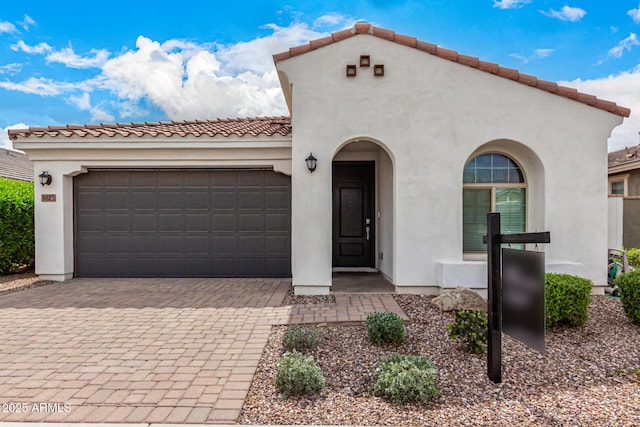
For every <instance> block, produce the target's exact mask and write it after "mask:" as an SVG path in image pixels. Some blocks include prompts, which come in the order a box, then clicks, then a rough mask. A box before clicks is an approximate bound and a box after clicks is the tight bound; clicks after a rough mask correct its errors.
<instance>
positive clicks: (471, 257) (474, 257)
mask: <svg viewBox="0 0 640 427" xmlns="http://www.w3.org/2000/svg"><path fill="white" fill-rule="evenodd" d="M491 153H495V154H500V155H503V156H505V157H507V158H509V159H510V160H511V161H513V162H514V163H515V164H516V165H517V166H518V168H520V172H522V177H523V178H524V182H519V183H515V184H506V183H480V184H471V183H469V184H465V183H464V182H463V184H462V190H463V191H464V190H476V189H477V190H481V189H485V190H486V189H489V190H491V212H495V211H496V188H524V189H525V199H524V200H525V211H524V212H525V213H524V229H525V231H526V230H528V224H529V188H528V182H529V180H528V179H527V174H526V172H525V170H524V168H523V167H522V165H521V164H520V162H518V161H517V160H516V159H514V158H513V156H512V155H511V154H508V153H505V152H503V151H497V150H487V151H482V152H480V153H477V154H475V155H474V156H472V157H470V158H469V160H467V162H466V163H465V164H464V166H465V168H466V167H467V164H469V162H470V161H472V160H473V159H475V158H476V157H479V156H482V155H484V154H491ZM626 188H627V187H626V185H625V189H626ZM462 227H463V229H464V223H463V224H462ZM462 232H463V234H464V230H462ZM486 259H487V253H486V252H464V249H463V252H462V260H463V261H486Z"/></svg>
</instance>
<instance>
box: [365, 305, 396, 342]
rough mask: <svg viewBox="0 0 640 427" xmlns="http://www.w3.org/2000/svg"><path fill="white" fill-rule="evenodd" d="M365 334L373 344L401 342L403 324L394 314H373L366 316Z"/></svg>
mask: <svg viewBox="0 0 640 427" xmlns="http://www.w3.org/2000/svg"><path fill="white" fill-rule="evenodd" d="M366 323H367V334H368V335H369V341H371V342H372V343H374V344H383V343H391V342H396V343H397V342H402V341H403V340H404V322H403V321H402V318H401V317H400V316H398V315H397V314H395V313H391V312H388V311H385V312H375V313H371V314H369V315H368V316H367V322H366Z"/></svg>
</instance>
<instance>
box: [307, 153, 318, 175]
mask: <svg viewBox="0 0 640 427" xmlns="http://www.w3.org/2000/svg"><path fill="white" fill-rule="evenodd" d="M304 161H305V162H307V169H309V172H311V173H313V171H314V170H316V166H317V164H318V159H316V158H315V157H313V153H309V157H307V158H306V159H304Z"/></svg>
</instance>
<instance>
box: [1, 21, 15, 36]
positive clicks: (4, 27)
mask: <svg viewBox="0 0 640 427" xmlns="http://www.w3.org/2000/svg"><path fill="white" fill-rule="evenodd" d="M16 31H17V29H16V26H15V25H13V24H12V23H11V22H7V21H0V34H1V33H15V32H16Z"/></svg>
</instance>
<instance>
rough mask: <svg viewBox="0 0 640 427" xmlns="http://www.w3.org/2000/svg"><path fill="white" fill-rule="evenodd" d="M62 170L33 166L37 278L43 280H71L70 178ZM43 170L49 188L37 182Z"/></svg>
mask: <svg viewBox="0 0 640 427" xmlns="http://www.w3.org/2000/svg"><path fill="white" fill-rule="evenodd" d="M64 166H65V165H63V164H61V163H57V162H35V163H34V175H35V238H36V255H35V256H36V274H38V275H39V276H40V278H41V279H42V280H57V281H63V280H67V279H71V278H72V277H73V265H74V264H73V177H72V176H70V175H68V174H66V175H65V172H67V173H68V171H67V170H66V169H68V168H65V167H64ZM45 170H46V171H47V172H49V174H51V176H52V180H51V185H44V186H43V185H41V184H40V183H39V181H38V175H39V174H40V173H42V171H45ZM43 196H44V197H43Z"/></svg>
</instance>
